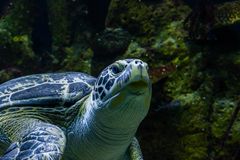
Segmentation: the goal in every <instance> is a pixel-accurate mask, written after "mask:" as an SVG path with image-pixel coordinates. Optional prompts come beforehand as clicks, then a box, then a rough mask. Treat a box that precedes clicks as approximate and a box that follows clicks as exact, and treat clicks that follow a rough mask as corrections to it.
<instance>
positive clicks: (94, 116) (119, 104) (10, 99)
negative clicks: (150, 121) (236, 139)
mask: <svg viewBox="0 0 240 160" xmlns="http://www.w3.org/2000/svg"><path fill="white" fill-rule="evenodd" d="M147 68H148V67H147V64H146V63H145V62H143V61H141V60H138V59H125V60H118V61H116V62H114V63H113V64H111V65H109V66H108V67H106V68H105V69H104V70H103V71H102V72H101V73H100V75H99V77H98V78H97V79H96V78H94V77H92V76H90V75H87V74H84V73H78V72H66V73H48V74H36V75H30V76H25V77H20V78H17V79H13V80H10V81H8V82H5V83H3V84H2V85H0V147H1V148H0V154H1V153H2V157H1V158H0V160H25V159H32V160H41V159H44V160H50V159H51V160H58V159H64V160H142V159H143V158H142V154H141V150H140V147H139V144H138V141H137V139H136V138H135V137H134V135H135V133H136V130H137V128H138V126H139V124H140V122H141V121H142V120H143V118H144V117H145V116H146V114H147V112H148V109H149V105H150V99H151V82H150V80H149V76H148V72H147Z"/></svg>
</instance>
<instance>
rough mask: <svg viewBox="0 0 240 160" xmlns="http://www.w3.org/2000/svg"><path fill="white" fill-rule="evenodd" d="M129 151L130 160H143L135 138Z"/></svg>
mask: <svg viewBox="0 0 240 160" xmlns="http://www.w3.org/2000/svg"><path fill="white" fill-rule="evenodd" d="M129 150H130V159H131V160H143V155H142V152H141V148H140V145H139V143H138V140H137V138H136V137H134V138H133V141H132V143H131V145H130V148H129Z"/></svg>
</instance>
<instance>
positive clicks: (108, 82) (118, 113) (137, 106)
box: [92, 59, 151, 128]
mask: <svg viewBox="0 0 240 160" xmlns="http://www.w3.org/2000/svg"><path fill="white" fill-rule="evenodd" d="M150 99H151V82H150V80H149V76H148V66H147V64H146V63H145V62H143V61H141V60H139V59H125V60H119V61H116V62H114V63H113V64H111V65H109V66H108V67H107V68H105V69H104V70H103V71H102V72H101V74H100V75H99V77H98V79H97V81H96V84H95V86H94V90H93V93H92V101H93V102H95V106H97V108H98V110H99V111H100V112H101V113H103V116H101V119H102V120H106V121H108V122H110V125H115V126H116V125H117V127H121V128H124V127H127V126H128V127H129V126H133V127H138V125H139V123H140V122H141V121H142V119H143V118H144V117H145V116H146V114H147V112H148V109H149V106H150ZM126 125H127V126H126ZM111 127H114V126H111Z"/></svg>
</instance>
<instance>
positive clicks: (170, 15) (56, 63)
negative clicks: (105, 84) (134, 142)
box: [0, 0, 240, 160]
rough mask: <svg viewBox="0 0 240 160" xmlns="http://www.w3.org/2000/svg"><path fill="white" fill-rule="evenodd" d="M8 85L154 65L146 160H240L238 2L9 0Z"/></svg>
mask: <svg viewBox="0 0 240 160" xmlns="http://www.w3.org/2000/svg"><path fill="white" fill-rule="evenodd" d="M0 17H1V19H0V83H2V82H5V81H7V80H9V79H12V78H15V77H19V76H23V75H28V74H34V73H45V72H64V71H79V72H85V73H88V74H91V75H94V76H97V75H98V73H99V72H100V71H101V70H102V69H103V68H104V67H106V66H107V65H109V64H110V63H112V62H114V61H115V60H118V59H124V58H139V59H142V60H143V61H145V62H147V63H148V64H149V68H150V69H149V73H150V76H151V79H152V83H153V97H152V102H151V108H150V111H149V114H148V116H147V117H146V118H145V120H144V121H143V122H142V124H141V126H140V128H139V130H138V132H137V137H138V139H139V141H140V144H141V148H142V151H143V155H144V158H145V159H146V160H238V159H240V113H239V111H240V95H239V91H240V72H239V71H240V24H239V23H240V1H239V0H1V1H0Z"/></svg>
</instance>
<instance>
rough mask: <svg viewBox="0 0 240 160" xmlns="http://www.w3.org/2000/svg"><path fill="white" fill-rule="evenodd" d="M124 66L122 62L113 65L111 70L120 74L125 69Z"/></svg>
mask: <svg viewBox="0 0 240 160" xmlns="http://www.w3.org/2000/svg"><path fill="white" fill-rule="evenodd" d="M123 69H124V67H123V66H122V65H120V64H114V65H112V66H111V68H110V70H111V72H112V73H113V74H115V75H116V74H119V73H121V72H122V71H123Z"/></svg>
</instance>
